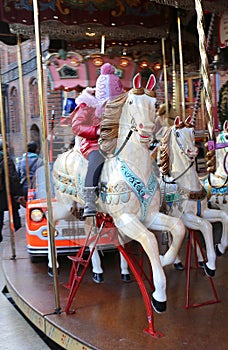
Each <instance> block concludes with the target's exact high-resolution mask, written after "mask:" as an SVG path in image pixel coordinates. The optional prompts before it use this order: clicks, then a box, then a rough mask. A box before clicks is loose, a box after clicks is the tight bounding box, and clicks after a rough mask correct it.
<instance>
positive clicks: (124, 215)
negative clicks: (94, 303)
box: [53, 74, 185, 313]
mask: <svg viewBox="0 0 228 350" xmlns="http://www.w3.org/2000/svg"><path fill="white" fill-rule="evenodd" d="M154 85H155V78H154V76H153V75H151V77H150V78H149V80H148V82H147V85H146V88H143V87H142V86H141V77H140V75H139V74H137V75H136V76H135V77H134V79H133V88H132V89H131V90H129V91H128V92H127V93H125V94H122V95H120V96H119V97H118V98H116V99H113V100H110V101H109V102H108V103H107V104H106V107H105V116H106V115H107V114H110V121H111V124H112V125H113V123H115V120H118V122H117V123H116V124H117V125H118V128H117V133H116V135H117V137H116V140H115V141H116V146H115V151H114V153H113V154H110V153H109V154H108V155H107V157H106V160H105V164H104V167H103V170H102V173H101V177H100V182H99V194H98V200H97V206H98V211H99V212H101V213H108V214H109V215H110V216H111V217H112V219H113V221H114V224H115V226H116V227H117V229H118V232H119V236H120V237H121V240H123V241H124V242H126V240H127V239H128V240H136V241H138V242H139V243H140V244H141V245H142V247H143V249H144V251H145V253H146V254H147V256H148V258H149V261H150V263H151V267H152V270H153V285H154V291H153V293H152V306H153V308H154V309H155V311H156V312H158V313H161V312H164V311H165V310H166V301H167V295H166V277H165V273H164V269H163V266H166V265H169V264H171V263H173V261H174V260H175V258H176V256H177V254H178V251H179V249H180V246H181V244H182V241H183V238H184V236H185V227H184V224H183V223H182V221H181V220H180V219H178V218H175V217H173V218H171V217H170V216H168V215H165V214H163V213H160V212H159V210H160V200H161V196H160V188H159V184H158V180H157V178H156V176H155V174H154V171H153V166H152V163H153V160H152V158H151V156H150V151H149V144H150V141H151V140H150V138H151V135H152V132H153V129H154V126H155V125H154V121H155V102H156V99H155V98H154V97H152V93H153V91H152V89H153V88H154ZM104 130H107V127H106V126H105V127H104ZM101 131H102V130H101ZM101 146H102V142H101ZM102 149H103V150H104V149H105V147H103V148H102ZM86 167H87V160H86V159H85V158H84V157H83V156H82V155H81V154H80V152H78V150H74V151H73V152H72V151H68V152H65V153H63V154H61V155H59V157H58V158H57V159H56V161H55V163H54V172H53V175H54V183H55V192H56V198H57V201H58V204H57V207H56V210H55V219H56V220H58V219H59V218H62V217H63V216H64V215H65V214H67V212H69V210H70V209H71V207H72V205H73V202H74V201H76V202H78V203H80V204H81V205H83V204H84V200H83V188H84V179H85V174H86ZM152 230H156V231H170V232H172V244H171V246H170V248H169V249H168V251H167V252H166V253H165V255H164V256H162V257H160V255H159V249H158V242H157V239H156V237H155V235H154V233H153V232H152Z"/></svg>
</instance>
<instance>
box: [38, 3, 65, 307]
mask: <svg viewBox="0 0 228 350" xmlns="http://www.w3.org/2000/svg"><path fill="white" fill-rule="evenodd" d="M33 11H34V26H35V41H36V55H37V72H38V91H39V105H40V117H41V121H42V149H43V153H44V170H45V180H46V181H45V182H46V194H47V209H48V234H49V235H50V237H49V238H50V249H51V259H52V267H53V282H54V297H55V306H56V308H55V312H56V313H60V301H59V283H58V272H57V262H56V247H55V228H54V227H53V212H52V199H51V191H50V183H51V181H50V165H49V157H48V146H47V117H46V112H45V102H44V91H43V69H42V52H41V40H40V28H39V10H38V1H37V0H33Z"/></svg>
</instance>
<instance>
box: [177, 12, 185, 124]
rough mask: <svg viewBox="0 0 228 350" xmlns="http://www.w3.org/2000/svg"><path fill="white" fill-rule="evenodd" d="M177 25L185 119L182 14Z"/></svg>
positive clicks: (182, 106)
mask: <svg viewBox="0 0 228 350" xmlns="http://www.w3.org/2000/svg"><path fill="white" fill-rule="evenodd" d="M177 27H178V45H179V61H180V81H181V109H182V113H181V115H182V120H184V119H185V94H184V64H183V51H182V40H181V23H180V15H179V14H178V16H177Z"/></svg>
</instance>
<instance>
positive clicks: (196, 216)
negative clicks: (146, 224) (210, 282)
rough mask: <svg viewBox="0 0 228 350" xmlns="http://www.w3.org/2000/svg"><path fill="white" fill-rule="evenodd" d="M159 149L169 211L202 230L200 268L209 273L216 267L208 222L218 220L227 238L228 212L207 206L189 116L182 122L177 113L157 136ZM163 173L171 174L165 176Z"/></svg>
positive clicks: (199, 254)
mask: <svg viewBox="0 0 228 350" xmlns="http://www.w3.org/2000/svg"><path fill="white" fill-rule="evenodd" d="M160 152H161V164H160V171H161V172H162V173H163V180H164V182H165V186H166V187H165V189H163V191H164V194H165V196H166V194H168V196H167V202H169V205H170V207H169V215H174V216H177V217H180V218H181V219H182V221H183V222H184V224H185V226H186V227H187V228H190V229H193V230H199V231H200V232H201V233H202V235H203V237H204V240H205V244H206V254H207V262H206V265H205V266H204V268H205V272H206V274H207V275H208V276H210V277H212V276H214V273H215V269H216V265H215V261H216V254H215V250H214V244H213V227H212V225H211V223H213V222H218V221H219V222H221V223H222V226H223V235H224V236H225V237H226V239H227V232H228V216H227V213H226V212H223V211H221V210H216V209H209V208H208V202H207V192H206V190H205V188H204V187H203V186H202V184H201V182H200V178H199V176H198V173H197V171H196V167H195V158H196V156H197V154H198V149H197V147H196V146H195V136H194V128H193V126H192V124H191V118H190V117H188V118H187V119H186V121H185V122H181V121H180V118H179V117H177V118H176V119H175V122H174V125H173V126H172V127H170V128H169V129H168V130H167V132H166V134H165V135H164V137H163V138H162V139H161V144H160ZM167 174H169V175H170V177H171V178H167V177H166V176H165V175H167ZM173 186H175V188H174V187H173ZM168 197H169V198H168ZM197 254H198V259H199V261H203V258H202V255H201V253H200V250H199V249H198V250H197Z"/></svg>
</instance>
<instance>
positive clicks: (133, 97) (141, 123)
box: [126, 73, 156, 142]
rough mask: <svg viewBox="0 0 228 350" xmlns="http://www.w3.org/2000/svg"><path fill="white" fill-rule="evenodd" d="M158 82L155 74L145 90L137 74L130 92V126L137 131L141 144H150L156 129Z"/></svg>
mask: <svg viewBox="0 0 228 350" xmlns="http://www.w3.org/2000/svg"><path fill="white" fill-rule="evenodd" d="M155 83H156V80H155V77H154V75H153V74H151V76H150V78H149V79H148V82H147V85H146V87H145V88H143V87H142V86H141V76H140V74H139V73H138V74H136V76H135V77H134V79H133V88H132V89H131V90H130V91H129V93H128V97H127V100H126V106H127V108H128V110H127V114H128V116H129V118H130V120H129V121H130V124H131V125H132V127H133V129H134V130H135V131H137V133H138V135H139V140H140V142H148V141H150V139H151V136H152V133H153V131H154V128H155V102H156V98H155V97H154V95H155V94H154V91H152V90H153V88H154V86H155Z"/></svg>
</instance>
